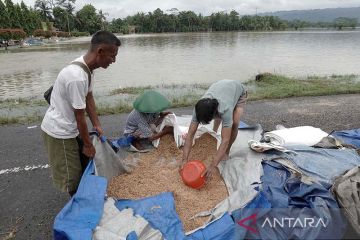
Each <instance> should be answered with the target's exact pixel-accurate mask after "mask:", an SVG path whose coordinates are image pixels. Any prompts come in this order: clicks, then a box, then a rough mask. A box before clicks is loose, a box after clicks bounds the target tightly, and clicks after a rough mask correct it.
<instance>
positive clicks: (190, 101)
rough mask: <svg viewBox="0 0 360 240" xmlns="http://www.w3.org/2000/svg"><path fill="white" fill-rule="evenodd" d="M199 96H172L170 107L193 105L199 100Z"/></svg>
mask: <svg viewBox="0 0 360 240" xmlns="http://www.w3.org/2000/svg"><path fill="white" fill-rule="evenodd" d="M200 97H201V96H200V95H196V94H186V95H184V96H181V97H179V98H172V99H170V102H171V107H172V108H178V107H188V106H192V105H195V103H196V102H197V101H198V100H199V98H200Z"/></svg>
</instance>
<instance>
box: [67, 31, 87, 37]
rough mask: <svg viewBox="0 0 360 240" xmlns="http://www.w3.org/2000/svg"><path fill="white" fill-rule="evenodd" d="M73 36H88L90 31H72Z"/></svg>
mask: <svg viewBox="0 0 360 240" xmlns="http://www.w3.org/2000/svg"><path fill="white" fill-rule="evenodd" d="M71 36H73V37H86V36H89V33H88V32H76V31H74V32H71Z"/></svg>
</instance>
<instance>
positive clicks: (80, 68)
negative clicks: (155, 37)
mask: <svg viewBox="0 0 360 240" xmlns="http://www.w3.org/2000/svg"><path fill="white" fill-rule="evenodd" d="M120 45H121V42H120V40H119V39H118V38H117V37H116V36H115V35H114V34H112V33H110V32H107V31H98V32H96V33H95V34H94V35H93V36H92V38H91V46H90V48H89V50H88V51H87V53H86V54H85V55H84V56H81V57H79V58H77V59H76V60H75V61H73V62H72V63H71V64H69V65H68V66H66V67H64V68H63V69H62V70H61V71H60V73H59V75H58V77H57V79H56V81H55V83H54V88H53V91H52V94H51V99H50V106H49V108H48V110H47V111H46V114H45V116H44V119H43V121H42V124H41V129H42V131H43V137H44V142H45V147H46V150H47V153H48V157H49V162H50V167H51V171H52V178H53V183H54V185H55V186H56V187H57V188H58V189H59V190H61V191H63V192H68V193H69V194H70V195H71V196H72V195H73V194H75V192H76V190H77V187H78V185H79V182H80V178H81V175H82V171H83V167H82V163H81V161H80V154H79V153H80V152H81V149H82V154H84V155H85V156H86V157H88V158H92V157H94V156H95V148H94V146H93V145H92V142H91V139H90V136H89V131H88V128H87V124H86V119H85V112H86V113H87V114H88V116H89V118H90V120H91V123H92V125H93V127H94V129H95V130H96V131H97V132H98V133H99V135H100V136H101V135H102V134H103V130H102V128H101V124H100V121H99V119H98V116H97V113H96V106H95V101H94V97H93V93H92V91H93V85H94V81H93V80H92V78H93V70H94V69H97V68H107V67H108V66H109V65H110V64H112V63H113V62H115V61H116V55H117V53H118V48H119V46H120ZM79 144H80V145H82V146H79ZM83 165H84V164H83ZM85 167H86V166H85Z"/></svg>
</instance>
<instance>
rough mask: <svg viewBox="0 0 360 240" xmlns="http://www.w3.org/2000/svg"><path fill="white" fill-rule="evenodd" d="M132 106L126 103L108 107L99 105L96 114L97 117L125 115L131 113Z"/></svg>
mask: <svg viewBox="0 0 360 240" xmlns="http://www.w3.org/2000/svg"><path fill="white" fill-rule="evenodd" d="M131 110H132V105H130V104H129V103H126V102H120V103H118V104H117V105H115V106H108V105H101V104H100V105H99V106H97V107H96V112H97V114H98V115H99V116H101V115H110V114H116V113H127V112H131Z"/></svg>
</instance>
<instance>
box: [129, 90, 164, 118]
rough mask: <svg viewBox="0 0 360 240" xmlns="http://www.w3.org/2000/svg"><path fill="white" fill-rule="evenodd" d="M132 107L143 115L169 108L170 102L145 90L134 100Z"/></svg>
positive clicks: (152, 91)
mask: <svg viewBox="0 0 360 240" xmlns="http://www.w3.org/2000/svg"><path fill="white" fill-rule="evenodd" d="M133 107H134V108H135V109H136V110H138V111H139V112H143V113H158V112H162V111H164V110H165V109H167V108H169V107H170V102H169V100H167V99H166V97H164V96H163V95H162V94H160V93H158V92H156V91H154V90H147V91H145V92H144V93H143V94H141V95H140V96H139V97H137V98H136V99H135V101H134V103H133Z"/></svg>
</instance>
